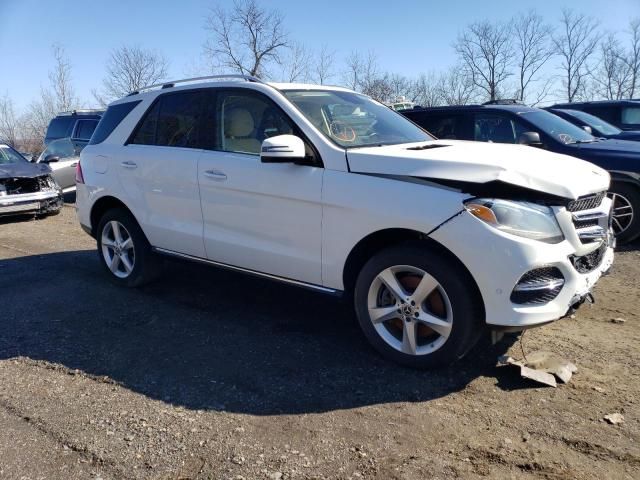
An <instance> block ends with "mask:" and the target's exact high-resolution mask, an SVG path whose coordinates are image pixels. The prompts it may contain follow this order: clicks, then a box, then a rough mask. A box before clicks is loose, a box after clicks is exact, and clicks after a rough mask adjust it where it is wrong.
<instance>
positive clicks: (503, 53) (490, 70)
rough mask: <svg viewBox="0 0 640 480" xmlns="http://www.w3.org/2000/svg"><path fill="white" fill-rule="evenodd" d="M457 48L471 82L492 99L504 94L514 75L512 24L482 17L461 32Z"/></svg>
mask: <svg viewBox="0 0 640 480" xmlns="http://www.w3.org/2000/svg"><path fill="white" fill-rule="evenodd" d="M454 47H455V50H456V52H457V54H458V57H459V58H460V61H461V62H462V65H463V66H464V69H465V73H466V74H467V75H468V76H469V77H470V79H471V82H472V83H473V84H474V85H475V86H476V87H477V88H479V89H480V90H482V91H484V92H485V93H486V94H487V96H488V97H489V100H495V99H496V98H498V97H499V96H500V94H501V88H502V86H503V84H504V83H505V81H506V80H507V79H508V78H509V76H511V72H510V70H509V68H510V66H511V63H512V47H511V36H510V28H509V25H506V24H501V23H490V22H489V21H486V20H485V21H482V22H477V23H472V24H471V25H469V26H468V27H467V28H466V30H464V31H463V32H462V33H461V34H460V35H459V36H458V40H457V41H456V43H455V44H454Z"/></svg>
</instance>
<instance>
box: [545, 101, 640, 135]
mask: <svg viewBox="0 0 640 480" xmlns="http://www.w3.org/2000/svg"><path fill="white" fill-rule="evenodd" d="M551 108H567V109H571V110H581V111H583V112H587V113H590V114H591V115H595V116H596V117H599V118H601V119H603V120H606V121H607V122H609V123H611V124H613V125H615V126H616V127H618V128H620V129H622V130H640V100H599V101H596V102H573V103H558V104H556V105H553V106H552V107H551Z"/></svg>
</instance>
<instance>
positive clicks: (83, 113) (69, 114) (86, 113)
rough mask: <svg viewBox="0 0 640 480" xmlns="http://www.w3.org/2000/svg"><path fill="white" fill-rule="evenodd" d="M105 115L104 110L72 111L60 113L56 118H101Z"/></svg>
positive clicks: (86, 109)
mask: <svg viewBox="0 0 640 480" xmlns="http://www.w3.org/2000/svg"><path fill="white" fill-rule="evenodd" d="M103 113H104V110H103V109H89V108H85V109H80V110H71V111H68V112H58V114H57V115H56V117H72V116H98V117H99V116H101V115H102V114H103Z"/></svg>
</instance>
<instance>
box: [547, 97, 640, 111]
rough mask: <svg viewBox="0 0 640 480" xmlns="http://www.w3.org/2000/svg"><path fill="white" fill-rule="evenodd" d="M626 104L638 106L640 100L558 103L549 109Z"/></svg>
mask: <svg viewBox="0 0 640 480" xmlns="http://www.w3.org/2000/svg"><path fill="white" fill-rule="evenodd" d="M624 104H632V105H638V104H640V98H632V99H626V100H593V101H590V102H571V103H556V104H555V105H551V107H549V108H568V109H571V107H576V106H578V105H624Z"/></svg>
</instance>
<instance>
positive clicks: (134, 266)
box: [96, 208, 160, 287]
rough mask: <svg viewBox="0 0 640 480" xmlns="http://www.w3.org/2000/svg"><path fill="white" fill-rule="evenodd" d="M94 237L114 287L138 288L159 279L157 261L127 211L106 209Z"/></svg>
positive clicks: (99, 254) (138, 227) (136, 223)
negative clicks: (115, 285)
mask: <svg viewBox="0 0 640 480" xmlns="http://www.w3.org/2000/svg"><path fill="white" fill-rule="evenodd" d="M116 230H117V231H118V233H116ZM118 237H119V240H118ZM96 238H97V243H98V257H99V258H100V263H101V264H102V266H103V268H104V269H105V271H106V272H107V274H108V275H109V278H110V279H111V281H113V282H114V283H116V284H117V285H121V286H125V287H140V286H142V285H145V284H146V283H149V282H151V281H152V280H154V279H155V278H156V277H157V276H158V274H159V272H160V269H159V262H158V260H157V258H156V257H155V255H154V254H153V252H152V251H151V245H150V244H149V241H148V240H147V238H146V237H145V235H144V233H143V232H142V229H141V228H140V226H139V225H138V222H137V221H136V220H135V218H134V217H133V216H132V215H131V213H129V212H128V211H127V210H125V209H122V208H115V209H112V210H108V211H107V212H106V213H105V214H104V215H103V216H102V218H100V221H99V222H98V229H97V235H96ZM116 240H118V241H116ZM116 257H118V258H117V259H116ZM114 259H115V261H114Z"/></svg>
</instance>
